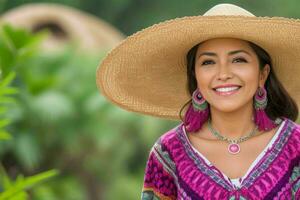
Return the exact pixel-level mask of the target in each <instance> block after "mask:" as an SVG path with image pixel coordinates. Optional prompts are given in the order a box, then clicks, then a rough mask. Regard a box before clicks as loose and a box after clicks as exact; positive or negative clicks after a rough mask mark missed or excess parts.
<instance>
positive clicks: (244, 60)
mask: <svg viewBox="0 0 300 200" xmlns="http://www.w3.org/2000/svg"><path fill="white" fill-rule="evenodd" d="M235 61H237V62H245V63H246V62H247V60H246V59H245V58H242V57H240V58H235V59H233V62H235Z"/></svg>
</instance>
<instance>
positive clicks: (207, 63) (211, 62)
mask: <svg viewBox="0 0 300 200" xmlns="http://www.w3.org/2000/svg"><path fill="white" fill-rule="evenodd" d="M213 63H214V61H213V60H204V61H203V62H202V63H201V65H209V64H213Z"/></svg>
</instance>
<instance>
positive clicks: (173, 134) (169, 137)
mask: <svg viewBox="0 0 300 200" xmlns="http://www.w3.org/2000/svg"><path fill="white" fill-rule="evenodd" d="M181 131H182V123H180V124H178V125H177V126H175V127H173V128H172V129H170V130H168V131H166V132H165V133H163V134H162V135H161V136H160V137H159V138H158V139H157V141H156V142H155V144H154V146H158V145H159V146H161V148H163V149H164V150H166V149H169V150H171V149H172V147H173V146H174V145H176V144H178V142H179V138H178V136H179V134H180V133H181Z"/></svg>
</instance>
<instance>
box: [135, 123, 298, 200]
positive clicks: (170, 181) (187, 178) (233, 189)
mask: <svg viewBox="0 0 300 200" xmlns="http://www.w3.org/2000/svg"><path fill="white" fill-rule="evenodd" d="M141 196H142V197H141V198H142V200H154V199H155V200H159V199H161V200H169V199H184V200H201V199H204V200H210V199H221V200H222V199H226V200H227V199H229V200H237V199H239V200H245V199H247V200H249V199H251V200H252V199H267V200H270V199H278V200H282V199H296V200H299V199H300V126H299V125H298V124H296V123H295V122H293V121H291V120H289V119H286V118H284V120H283V121H282V122H281V124H280V127H279V128H278V129H277V131H276V133H275V134H274V136H272V139H271V140H270V141H269V143H268V145H267V146H266V147H265V149H264V150H263V151H262V152H261V153H260V155H259V156H258V157H257V158H256V160H255V161H254V162H253V163H252V165H251V166H250V168H249V169H248V171H247V173H246V174H245V176H243V177H241V178H239V179H231V180H230V179H229V178H228V177H227V176H226V175H225V174H224V173H222V172H221V171H220V170H218V169H217V168H216V167H214V166H213V165H212V164H211V163H210V162H209V161H208V159H206V158H205V157H204V156H203V155H202V154H201V153H200V152H199V151H197V150H196V149H195V148H194V147H193V146H192V145H191V143H190V141H189V139H188V137H187V134H186V132H185V129H184V126H183V124H182V123H181V124H179V125H178V126H176V127H175V128H173V129H172V130H170V131H168V132H167V133H165V134H163V135H162V136H161V137H160V138H159V139H158V140H157V141H156V142H155V144H154V145H153V147H152V149H151V151H150V154H149V158H148V161H147V165H146V170H145V177H144V186H143V190H142V195H141Z"/></svg>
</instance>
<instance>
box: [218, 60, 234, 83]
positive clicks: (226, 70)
mask: <svg viewBox="0 0 300 200" xmlns="http://www.w3.org/2000/svg"><path fill="white" fill-rule="evenodd" d="M218 69H219V70H218V80H222V81H226V80H227V79H231V78H232V72H231V69H230V67H229V66H228V65H227V64H220V66H219V68H218Z"/></svg>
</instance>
